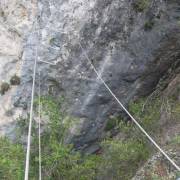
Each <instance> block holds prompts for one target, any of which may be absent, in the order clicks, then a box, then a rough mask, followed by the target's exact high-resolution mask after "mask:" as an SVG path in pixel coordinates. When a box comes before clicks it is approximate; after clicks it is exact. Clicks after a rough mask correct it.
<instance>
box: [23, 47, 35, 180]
mask: <svg viewBox="0 0 180 180" xmlns="http://www.w3.org/2000/svg"><path fill="white" fill-rule="evenodd" d="M37 56H38V52H37V46H36V52H35V59H34V69H33V71H34V72H33V85H32V92H31V107H30V117H29V130H28V138H27V152H26V167H25V177H24V180H28V175H29V158H30V148H31V131H32V119H33V104H34V89H35V81H36V67H37Z"/></svg>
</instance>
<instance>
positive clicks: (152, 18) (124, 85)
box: [1, 0, 180, 148]
mask: <svg viewBox="0 0 180 180" xmlns="http://www.w3.org/2000/svg"><path fill="white" fill-rule="evenodd" d="M5 2H6V5H7V4H11V3H8V1H5ZM141 2H142V4H141V6H142V7H140V4H138V3H140V1H137V0H136V1H135V0H126V1H125V0H90V1H89V0H69V1H65V0H43V1H41V0H39V1H38V2H36V1H28V3H29V4H26V3H22V2H21V3H20V2H19V1H17V0H16V1H15V0H14V3H16V4H18V6H13V5H12V7H15V9H16V11H15V10H14V13H12V11H11V14H12V16H13V17H14V18H18V19H19V22H18V23H19V24H14V21H13V18H11V17H10V15H9V14H10V11H8V14H6V11H5V10H7V9H8V8H11V7H7V8H5V7H3V6H2V9H3V11H2V12H3V13H1V14H2V15H3V16H4V19H3V20H2V26H3V27H2V28H4V27H5V24H9V25H11V26H13V27H14V28H16V30H17V31H18V34H19V36H20V37H19V36H16V38H19V40H16V42H20V50H18V51H19V52H20V53H18V54H16V55H15V57H16V58H15V59H17V60H18V59H21V60H22V66H21V81H22V83H21V85H20V86H19V87H18V89H17V91H16V95H14V104H15V106H17V107H22V108H24V109H25V108H26V106H27V105H28V103H29V98H30V93H31V85H32V74H33V72H32V70H33V64H34V58H35V48H36V46H37V47H38V56H39V58H38V59H39V60H44V61H48V62H51V63H56V65H55V66H53V65H49V64H45V63H42V62H38V68H37V69H38V71H41V82H42V89H43V93H44V94H47V93H52V94H53V95H55V96H59V95H60V96H64V97H65V102H66V105H68V108H67V109H68V111H69V112H70V113H71V114H72V115H74V116H77V117H79V118H81V124H80V128H81V132H80V134H78V135H77V134H72V137H73V138H72V141H73V142H74V143H75V145H76V147H77V148H85V147H86V146H87V145H88V146H89V145H90V144H93V143H94V142H96V141H97V140H98V139H99V138H101V136H102V134H103V133H102V132H103V128H104V126H105V124H106V120H107V119H108V118H109V117H110V116H112V115H115V114H119V113H122V110H121V109H120V108H119V107H118V105H117V104H116V102H115V101H114V100H113V98H112V97H111V95H110V94H109V93H108V91H107V90H106V89H105V87H104V86H103V84H102V83H101V82H100V81H99V80H98V79H97V77H96V75H95V73H94V71H93V69H92V67H91V65H90V64H89V63H88V61H87V60H86V58H85V56H84V52H86V53H87V54H88V56H89V58H90V60H91V61H92V63H93V64H94V65H95V67H96V68H97V69H98V72H99V73H100V75H101V76H102V77H103V78H104V80H105V81H106V82H107V84H108V85H109V86H110V88H111V89H112V90H113V92H114V93H115V94H116V95H117V97H119V98H120V99H121V100H122V102H123V103H124V104H125V105H127V104H128V102H129V100H131V99H133V98H138V97H141V96H146V95H148V94H149V93H151V92H152V91H153V90H154V88H155V87H156V85H157V84H158V82H159V80H160V79H161V78H162V77H164V76H165V75H166V74H167V73H168V72H169V70H173V71H175V69H177V67H178V66H179V63H180V24H179V23H180V22H179V21H180V2H179V1H178V0H151V1H148V0H143V1H141ZM143 3H144V4H143ZM36 12H37V13H36ZM20 13H22V14H21V15H20ZM35 14H36V16H35ZM20 16H22V17H20ZM8 19H9V20H8ZM22 19H23V21H22ZM11 21H12V22H11ZM3 24H4V25H3ZM8 27H10V26H8ZM6 33H8V32H6ZM3 36H4V34H3ZM11 42H12V41H11ZM79 43H81V45H82V47H83V49H81V48H80V46H79ZM11 46H13V47H15V48H18V43H16V45H13V44H12V43H10V46H9V48H11ZM6 47H8V46H6ZM11 49H12V51H8V53H9V52H11V53H13V52H14V53H17V52H18V51H17V50H16V49H14V50H13V48H11ZM5 54H7V53H5ZM17 57H18V58H17ZM8 58H9V56H7V57H6V58H5V61H8ZM47 90H48V91H47Z"/></svg>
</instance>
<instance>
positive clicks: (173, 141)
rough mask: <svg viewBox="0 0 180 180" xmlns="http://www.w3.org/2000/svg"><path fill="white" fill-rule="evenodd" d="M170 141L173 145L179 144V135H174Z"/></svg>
mask: <svg viewBox="0 0 180 180" xmlns="http://www.w3.org/2000/svg"><path fill="white" fill-rule="evenodd" d="M171 143H173V144H175V145H177V144H179V145H180V135H177V136H175V137H174V138H173V139H172V141H171Z"/></svg>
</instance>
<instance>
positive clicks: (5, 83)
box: [0, 82, 10, 95]
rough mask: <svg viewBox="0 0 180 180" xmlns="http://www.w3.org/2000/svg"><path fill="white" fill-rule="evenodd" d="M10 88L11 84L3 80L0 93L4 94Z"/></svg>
mask: <svg viewBox="0 0 180 180" xmlns="http://www.w3.org/2000/svg"><path fill="white" fill-rule="evenodd" d="M9 89H10V85H9V83H7V82H3V83H2V84H1V88H0V94H1V95H4V94H5V93H6V92H7V91H8V90H9Z"/></svg>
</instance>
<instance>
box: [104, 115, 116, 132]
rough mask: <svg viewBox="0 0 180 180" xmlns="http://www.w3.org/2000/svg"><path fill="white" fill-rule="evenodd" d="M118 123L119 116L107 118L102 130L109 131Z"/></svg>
mask: <svg viewBox="0 0 180 180" xmlns="http://www.w3.org/2000/svg"><path fill="white" fill-rule="evenodd" d="M118 124H119V118H116V117H114V118H111V119H109V120H108V121H107V123H106V126H105V129H104V130H105V131H110V130H112V129H114V128H115V127H117V126H118Z"/></svg>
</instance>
